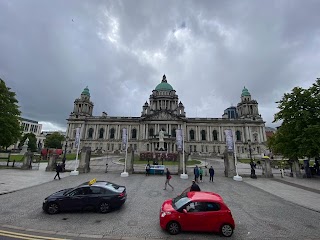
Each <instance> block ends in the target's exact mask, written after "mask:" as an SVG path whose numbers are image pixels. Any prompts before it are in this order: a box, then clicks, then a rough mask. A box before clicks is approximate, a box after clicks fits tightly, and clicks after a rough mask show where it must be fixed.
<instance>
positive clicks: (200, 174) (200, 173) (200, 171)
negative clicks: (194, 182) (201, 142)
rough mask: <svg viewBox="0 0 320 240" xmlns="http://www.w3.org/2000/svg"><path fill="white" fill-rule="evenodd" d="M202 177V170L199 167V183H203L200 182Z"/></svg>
mask: <svg viewBox="0 0 320 240" xmlns="http://www.w3.org/2000/svg"><path fill="white" fill-rule="evenodd" d="M202 175H203V170H202V168H201V167H200V168H199V176H200V182H203V181H202Z"/></svg>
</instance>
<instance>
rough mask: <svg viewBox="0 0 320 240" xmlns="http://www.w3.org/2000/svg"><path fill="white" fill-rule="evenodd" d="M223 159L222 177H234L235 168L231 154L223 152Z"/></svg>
mask: <svg viewBox="0 0 320 240" xmlns="http://www.w3.org/2000/svg"><path fill="white" fill-rule="evenodd" d="M223 159H224V176H226V177H233V176H235V175H236V166H235V162H234V156H233V152H228V151H225V152H224V153H223Z"/></svg>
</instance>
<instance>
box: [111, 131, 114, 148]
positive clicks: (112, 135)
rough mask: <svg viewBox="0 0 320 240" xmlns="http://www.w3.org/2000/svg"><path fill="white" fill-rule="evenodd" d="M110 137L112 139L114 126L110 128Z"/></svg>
mask: <svg viewBox="0 0 320 240" xmlns="http://www.w3.org/2000/svg"><path fill="white" fill-rule="evenodd" d="M110 139H114V128H111V129H110ZM112 146H113V144H112ZM112 150H113V147H112Z"/></svg>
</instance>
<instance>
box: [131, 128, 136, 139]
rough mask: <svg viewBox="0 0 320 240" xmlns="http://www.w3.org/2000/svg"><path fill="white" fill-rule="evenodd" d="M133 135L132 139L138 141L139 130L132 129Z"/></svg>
mask: <svg viewBox="0 0 320 240" xmlns="http://www.w3.org/2000/svg"><path fill="white" fill-rule="evenodd" d="M131 134H132V138H133V139H136V138H137V129H135V128H134V129H132V131H131Z"/></svg>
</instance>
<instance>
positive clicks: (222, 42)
mask: <svg viewBox="0 0 320 240" xmlns="http://www.w3.org/2000/svg"><path fill="white" fill-rule="evenodd" d="M319 7H320V2H318V1H304V2H302V1H265V2H261V1H259V2H253V1H148V0H145V1H143V0H139V1H89V0H88V1H84V0H82V1H62V0H59V1H49V0H46V1H42V0H33V1H31V0H30V1H18V0H17V1H15V0H11V1H4V0H2V1H1V2H0V52H1V54H0V77H1V78H3V79H4V80H5V81H6V82H7V84H8V85H9V86H10V87H11V88H12V89H13V90H14V91H16V93H17V96H18V99H19V101H20V105H21V110H22V112H23V114H24V115H25V116H27V117H30V118H33V119H36V120H39V121H48V122H52V123H55V124H57V125H60V126H65V123H66V122H65V119H66V118H67V117H68V115H69V113H70V111H72V109H73V101H74V100H75V98H77V97H79V96H80V94H81V92H82V90H83V88H84V87H86V86H89V89H90V92H91V96H92V101H93V102H94V104H95V109H94V113H95V114H97V115H100V114H101V112H102V111H106V112H108V114H109V115H114V116H115V115H123V116H128V115H134V116H139V115H140V112H141V108H142V105H143V103H144V102H145V101H147V100H148V99H149V95H150V94H151V91H152V90H153V89H154V88H155V86H156V85H157V84H158V83H160V81H161V78H162V75H163V74H166V75H167V78H168V81H169V83H170V84H172V86H173V87H174V88H175V90H176V91H177V94H178V95H179V97H180V99H181V101H182V102H183V103H184V105H185V107H186V111H187V116H195V115H198V116H204V117H205V116H208V117H220V116H221V115H222V113H223V110H224V109H225V108H227V107H229V106H230V105H231V104H232V103H233V104H234V105H236V104H237V103H238V102H239V100H240V94H241V90H242V88H243V86H246V87H247V88H248V89H249V91H250V93H251V94H252V97H253V98H254V99H256V100H257V101H258V102H259V105H260V111H261V113H262V115H263V117H264V119H265V120H266V121H267V124H270V123H271V121H272V120H273V114H274V113H275V112H276V111H277V109H276V104H275V103H274V102H275V101H277V100H279V99H280V98H281V96H282V94H283V93H284V92H287V91H290V90H291V89H292V88H293V87H294V86H296V85H302V84H305V82H306V81H308V82H310V84H311V83H312V81H313V80H314V79H316V77H319V76H317V74H319V72H318V70H317V68H316V66H319V61H320V60H319V58H318V57H317V56H318V55H319V54H318V52H319V39H320V31H319V30H320V27H319V24H318V23H319V22H320V16H319V14H317V10H318V9H319ZM109 37H110V39H109Z"/></svg>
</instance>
